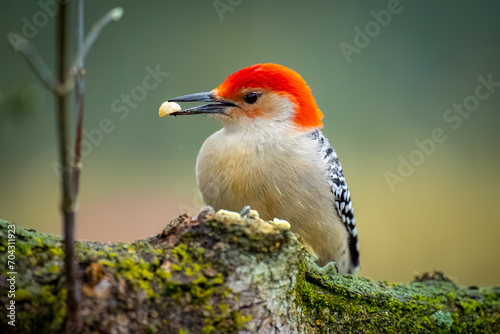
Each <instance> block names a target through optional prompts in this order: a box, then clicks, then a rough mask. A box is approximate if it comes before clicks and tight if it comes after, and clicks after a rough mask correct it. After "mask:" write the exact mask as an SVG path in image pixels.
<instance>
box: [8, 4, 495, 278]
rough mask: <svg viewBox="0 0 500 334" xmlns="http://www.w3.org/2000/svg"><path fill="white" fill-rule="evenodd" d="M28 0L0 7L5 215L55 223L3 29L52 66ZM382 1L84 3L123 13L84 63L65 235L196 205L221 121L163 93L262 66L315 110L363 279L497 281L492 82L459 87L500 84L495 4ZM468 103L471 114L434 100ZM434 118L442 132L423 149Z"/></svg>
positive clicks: (19, 66)
mask: <svg viewBox="0 0 500 334" xmlns="http://www.w3.org/2000/svg"><path fill="white" fill-rule="evenodd" d="M40 3H41V2H40ZM40 3H38V2H35V1H15V2H14V1H10V2H8V3H6V4H4V5H3V10H2V12H1V14H0V35H1V36H4V39H3V42H2V43H0V55H1V65H0V71H1V72H0V189H1V191H0V217H1V218H3V219H6V220H10V221H14V222H16V223H18V224H20V225H24V226H28V227H32V228H36V229H38V230H40V231H44V232H51V233H61V219H60V216H59V212H58V206H59V200H60V196H59V183H58V178H57V173H56V169H55V168H54V162H55V161H57V159H58V152H57V146H56V128H55V125H56V124H55V111H54V107H55V103H54V98H53V96H52V95H51V94H50V93H49V92H48V91H47V90H46V89H45V88H44V87H43V86H42V85H41V83H40V82H39V80H38V79H37V77H36V76H35V74H34V73H33V71H32V70H31V69H30V67H29V66H28V64H27V63H26V62H25V60H24V59H23V58H22V57H21V55H19V54H16V53H15V52H14V51H13V50H12V49H11V48H10V47H9V45H8V43H7V39H6V36H7V34H8V32H10V31H13V32H16V33H18V34H20V35H22V36H24V37H26V38H27V39H29V40H30V41H31V42H32V43H33V44H34V45H35V46H36V48H38V50H39V51H40V52H41V54H42V55H43V57H44V58H45V59H46V61H47V62H48V64H49V65H50V66H52V67H54V65H55V60H54V59H55V53H54V49H55V19H54V18H53V15H51V10H53V9H54V8H53V6H52V7H50V6H43V5H41V4H40ZM47 3H49V4H50V3H51V2H50V1H48V2H47ZM54 3H55V1H54ZM391 3H394V2H386V1H378V2H364V3H362V4H361V3H360V2H356V3H355V2H350V1H336V2H332V1H330V2H327V1H323V2H319V1H318V2H306V1H274V2H269V1H236V0H232V1H228V0H216V1H179V0H178V1H168V2H167V1H149V2H147V4H146V3H144V2H143V3H140V2H137V1H130V0H129V1H106V2H95V1H92V2H91V1H87V3H86V29H87V31H88V29H90V27H91V25H92V24H93V22H95V21H96V20H98V19H99V18H100V17H101V16H102V15H103V14H104V13H105V12H106V11H107V10H109V9H110V8H112V7H114V6H122V7H123V8H124V10H125V13H124V16H123V18H122V20H120V21H119V22H116V23H112V24H110V25H109V26H108V27H107V28H106V29H105V30H104V31H103V33H102V35H101V36H100V37H99V39H98V40H97V42H96V44H95V45H94V46H93V48H92V50H91V51H90V53H89V55H88V57H87V59H86V69H87V86H86V87H87V88H86V95H85V109H86V110H85V122H84V129H85V133H84V140H86V143H87V144H84V148H83V154H84V158H83V164H84V169H83V173H82V177H81V187H80V206H79V207H80V210H79V215H78V222H77V237H78V238H80V239H90V240H101V241H118V240H120V241H132V240H134V239H138V238H144V237H147V236H151V235H154V234H156V233H158V232H160V231H161V230H162V228H163V226H165V224H166V223H167V222H168V221H170V220H171V219H173V218H175V217H176V216H177V215H179V214H181V213H183V212H189V213H191V214H193V215H194V214H196V212H197V210H198V209H199V208H200V207H201V206H202V203H201V199H200V198H201V196H200V195H199V193H198V190H197V186H196V179H195V172H194V165H195V161H196V155H197V153H198V150H199V148H200V146H201V145H202V143H203V141H204V140H205V138H207V137H208V136H209V135H211V134H212V133H213V132H215V131H216V130H218V129H219V128H220V125H219V124H217V123H216V122H215V121H213V120H210V119H208V118H205V117H203V116H192V117H180V118H162V119H160V118H159V117H158V107H159V106H160V104H161V103H162V102H163V101H165V100H167V99H168V98H172V97H175V96H178V95H183V94H189V93H195V92H203V91H208V90H211V89H212V88H215V87H216V86H218V85H219V84H220V83H221V82H222V81H223V80H224V79H225V78H226V77H227V76H228V75H230V74H231V73H233V72H235V71H237V70H239V69H241V68H243V67H245V66H248V65H251V64H255V63H259V62H275V63H279V64H282V65H285V66H288V67H290V68H292V69H294V70H296V71H297V72H299V73H300V74H301V75H302V76H303V78H304V79H305V80H306V81H307V82H308V84H309V85H310V87H311V88H312V91H313V94H314V96H315V98H316V101H317V103H318V105H319V107H320V109H321V110H322V111H323V113H324V114H325V119H324V124H325V127H324V130H323V131H324V133H325V135H326V136H327V137H328V138H329V139H330V143H332V145H333V146H334V147H335V149H336V150H337V152H338V154H339V156H340V158H341V162H342V164H343V167H344V173H345V175H346V177H347V181H348V184H349V187H350V189H351V192H352V196H353V201H354V207H355V214H356V219H357V222H358V231H359V236H360V243H361V255H362V259H361V261H362V270H361V272H360V275H361V276H367V277H371V278H374V279H380V280H387V281H411V280H412V279H413V276H414V275H415V274H421V273H423V272H425V271H431V270H434V269H438V270H442V271H444V272H445V273H446V274H447V275H449V276H451V277H452V278H454V279H456V280H458V282H460V283H463V284H469V285H500V241H499V239H500V210H498V206H499V200H500V192H499V187H500V173H499V171H500V156H499V144H500V131H499V130H498V127H499V125H500V114H499V111H500V110H499V106H500V87H495V86H494V84H493V86H492V85H490V86H489V89H490V90H488V87H482V88H481V89H480V92H481V93H482V94H483V95H484V94H486V93H490V94H489V96H488V97H487V98H485V99H484V100H480V101H479V100H477V99H475V98H471V97H470V96H474V95H475V90H476V87H477V86H478V85H479V84H481V82H480V80H478V77H480V76H482V77H483V78H484V79H485V80H486V81H488V77H489V76H490V75H491V80H492V81H495V82H500V63H499V59H500V21H499V20H498V13H499V10H500V4H498V2H495V1H493V0H491V1H482V2H481V3H480V4H479V3H477V2H472V1H470V2H462V3H456V2H454V3H451V2H448V3H447V4H445V3H443V2H439V3H436V2H432V1H405V0H402V1H401V2H400V3H399V5H397V6H396V5H391ZM388 6H389V9H390V10H392V11H393V13H392V14H391V12H390V11H388ZM381 11H382V12H381ZM387 13H389V14H390V19H389V18H388V16H387ZM52 14H53V13H52ZM44 18H45V19H44ZM376 18H378V20H379V21H377V20H376ZM379 22H380V23H379ZM360 31H361V32H360ZM155 72H156V73H157V74H156V77H155V76H152V75H151V73H155ZM166 73H168V75H167V74H166ZM145 80H146V81H145ZM153 86H154V87H153ZM464 101H465V103H468V108H469V109H473V111H472V112H470V114H469V113H468V112H463V113H462V114H459V113H451V112H447V110H448V109H449V108H452V107H453V105H454V104H457V105H458V104H463V103H464ZM477 101H479V105H477V104H476V105H475V104H474V103H475V102H477ZM446 117H448V121H446ZM450 117H454V118H452V119H450ZM103 120H104V123H108V125H107V126H105V128H106V132H103V131H102V129H100V128H101V127H102V122H103ZM459 122H460V123H459ZM436 128H441V129H442V131H443V132H444V134H445V137H446V139H445V140H444V142H443V143H436V144H435V149H434V151H433V152H430V154H428V155H425V153H418V152H417V151H418V150H419V147H418V146H417V145H416V143H415V141H416V140H420V141H423V140H428V139H429V138H431V133H432V131H433V130H434V129H436ZM72 138H74V136H72ZM429 145H430V144H429ZM431 146H432V145H431ZM429 147H430V146H429ZM428 153H429V152H428ZM401 159H404V160H406V161H410V162H409V163H410V164H413V166H412V167H411V168H410V170H409V171H408V170H403V169H402V168H403V167H400V164H401V161H402V160H401ZM398 168H399V169H401V171H402V175H401V174H399V172H398ZM406 168H407V169H408V166H406ZM412 169H413V170H412ZM390 173H392V174H390ZM394 176H396V178H395V177H394ZM388 178H389V180H390V181H388Z"/></svg>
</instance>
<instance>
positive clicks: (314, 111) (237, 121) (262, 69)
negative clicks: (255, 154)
mask: <svg viewBox="0 0 500 334" xmlns="http://www.w3.org/2000/svg"><path fill="white" fill-rule="evenodd" d="M169 102H212V103H210V104H204V105H201V106H197V107H192V108H189V109H183V110H180V111H177V112H174V113H171V114H170V115H173V116H180V115H193V114H209V115H213V116H214V117H215V118H217V119H219V120H220V121H221V122H222V123H223V124H224V125H226V126H235V127H239V126H245V127H251V126H252V125H255V124H258V125H262V124H274V123H276V122H278V123H281V124H287V125H288V124H289V125H291V126H293V127H294V128H296V129H298V130H305V129H312V128H319V127H321V126H322V123H321V119H322V118H323V114H322V113H321V111H320V110H319V109H318V106H317V105H316V101H315V100H314V97H313V95H312V93H311V89H310V88H309V86H308V85H307V84H306V82H305V81H304V79H302V77H301V76H300V75H299V74H298V73H297V72H295V71H293V70H291V69H289V68H287V67H285V66H282V65H277V64H270V63H267V64H256V65H252V66H248V67H245V68H244V69H242V70H239V71H238V72H235V73H233V74H231V75H230V76H229V77H227V79H226V80H225V81H224V82H223V83H222V84H221V85H220V86H219V87H217V88H215V89H213V90H212V91H210V92H206V93H197V94H190V95H184V96H180V97H176V98H173V99H170V100H169Z"/></svg>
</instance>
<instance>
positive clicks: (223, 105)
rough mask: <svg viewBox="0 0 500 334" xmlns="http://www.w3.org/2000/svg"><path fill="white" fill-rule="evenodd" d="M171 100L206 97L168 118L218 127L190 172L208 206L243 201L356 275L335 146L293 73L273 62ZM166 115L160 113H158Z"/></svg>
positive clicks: (348, 205)
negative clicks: (200, 117)
mask: <svg viewBox="0 0 500 334" xmlns="http://www.w3.org/2000/svg"><path fill="white" fill-rule="evenodd" d="M168 102H169V103H173V102H211V103H209V104H204V105H201V106H196V107H192V108H188V109H183V110H178V108H177V107H178V106H177V105H175V106H176V108H174V109H173V110H172V111H169V112H168V114H169V115H172V116H180V115H194V114H207V115H209V116H211V117H212V118H214V119H216V120H218V121H220V122H221V123H222V125H223V128H222V129H221V130H219V131H217V132H216V133H214V134H213V135H211V136H210V137H209V138H208V139H207V140H206V141H205V142H204V144H203V146H202V148H201V150H200V152H199V154H198V158H197V162H196V177H197V182H198V185H199V187H200V190H201V193H202V196H203V200H204V202H205V204H206V205H211V206H212V207H213V208H214V209H215V210H219V209H226V210H231V211H239V210H240V209H241V208H242V207H244V206H247V205H250V206H251V207H252V208H253V209H256V210H257V211H258V212H259V214H260V217H261V218H263V219H267V220H272V219H273V218H275V217H276V218H280V219H285V220H287V221H288V222H290V224H291V230H292V231H293V232H295V233H297V234H298V235H300V237H301V238H302V240H303V242H304V243H305V245H306V248H308V249H309V250H310V251H312V252H313V253H314V255H315V256H316V257H317V260H318V263H319V265H321V266H324V265H326V264H328V263H329V262H335V264H336V267H337V269H338V271H339V273H341V274H351V273H356V272H357V270H358V268H359V245H358V235H357V228H356V221H355V219H354V216H353V208H352V202H351V195H350V192H349V189H348V188H347V184H346V181H345V177H344V174H343V171H342V167H341V165H340V162H339V159H338V157H337V154H336V152H335V150H334V149H333V148H332V147H331V146H330V144H329V142H328V139H327V138H326V137H325V136H324V135H323V133H322V132H321V131H320V129H321V128H322V126H323V124H322V122H321V120H322V118H323V114H322V113H321V111H320V110H319V109H318V106H317V105H316V101H315V99H314V97H313V95H312V93H311V89H310V88H309V86H308V85H307V84H306V82H305V81H304V79H302V77H301V76H300V75H299V74H298V73H297V72H295V71H293V70H291V69H289V68H287V67H285V66H282V65H277V64H271V63H266V64H256V65H252V66H249V67H246V68H243V69H242V70H239V71H237V72H235V73H233V74H232V75H230V76H229V77H227V79H226V80H225V81H224V82H223V83H222V84H221V85H220V86H218V87H217V88H215V89H213V90H212V91H210V92H205V93H196V94H190V95H184V96H180V97H176V98H173V99H170V100H168ZM165 113H167V112H164V114H165Z"/></svg>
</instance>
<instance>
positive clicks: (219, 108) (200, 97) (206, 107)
mask: <svg viewBox="0 0 500 334" xmlns="http://www.w3.org/2000/svg"><path fill="white" fill-rule="evenodd" d="M168 102H215V103H211V104H203V105H201V106H197V107H192V108H188V109H182V110H179V111H176V112H173V113H171V114H170V115H169V116H181V115H196V114H223V115H224V114H225V110H226V108H228V107H236V105H235V104H234V103H232V102H230V101H224V100H222V99H220V98H217V97H216V96H215V95H214V93H212V92H206V93H196V94H189V95H183V96H179V97H176V98H173V99H170V100H168Z"/></svg>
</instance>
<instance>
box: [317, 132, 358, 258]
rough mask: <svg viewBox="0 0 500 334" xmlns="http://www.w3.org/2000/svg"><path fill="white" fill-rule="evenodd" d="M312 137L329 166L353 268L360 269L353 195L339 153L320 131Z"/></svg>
mask: <svg viewBox="0 0 500 334" xmlns="http://www.w3.org/2000/svg"><path fill="white" fill-rule="evenodd" d="M310 135H311V137H312V138H313V139H314V140H316V141H317V142H318V149H319V151H320V154H321V156H322V157H323V159H324V160H325V162H326V163H327V166H328V183H329V184H330V186H331V191H332V193H333V195H334V196H335V206H336V207H337V212H338V213H339V216H340V217H341V218H342V221H343V222H344V225H345V227H346V229H347V232H348V233H349V241H348V242H349V251H350V254H351V262H352V266H353V268H358V267H359V244H358V231H357V229H356V220H355V219H354V213H353V208H352V201H351V194H350V192H349V188H347V183H346V181H345V177H344V173H343V172H342V166H341V164H340V161H339V159H338V157H337V153H336V152H335V150H334V149H333V148H332V147H331V146H330V143H329V142H328V139H327V138H326V137H325V136H324V135H323V133H322V132H321V131H320V130H316V131H314V132H312V133H311V134H310Z"/></svg>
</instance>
